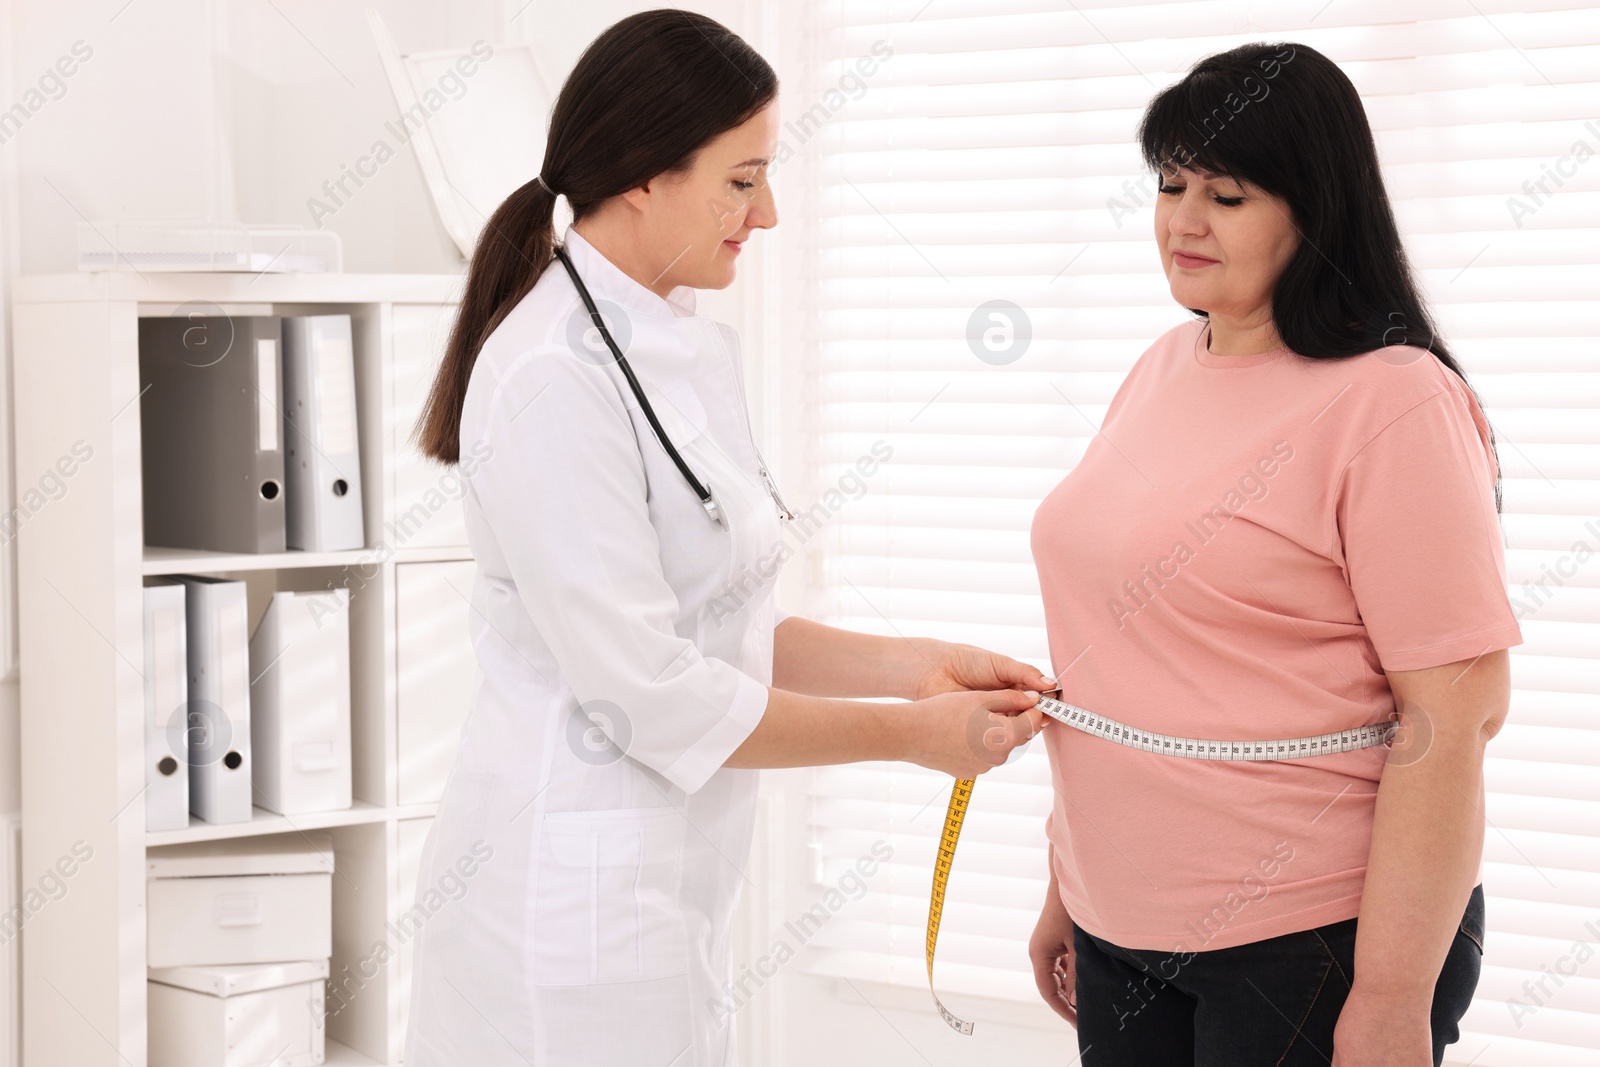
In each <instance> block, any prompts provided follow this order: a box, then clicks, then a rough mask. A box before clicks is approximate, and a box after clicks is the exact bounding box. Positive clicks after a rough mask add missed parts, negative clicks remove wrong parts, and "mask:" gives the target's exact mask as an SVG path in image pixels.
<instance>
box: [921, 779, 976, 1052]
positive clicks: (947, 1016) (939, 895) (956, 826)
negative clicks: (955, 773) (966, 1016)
mask: <svg viewBox="0 0 1600 1067" xmlns="http://www.w3.org/2000/svg"><path fill="white" fill-rule="evenodd" d="M972 786H973V780H972V779H971V778H962V779H960V780H958V781H957V782H956V784H955V788H954V789H952V790H950V806H949V807H948V808H946V809H945V813H944V833H942V834H941V835H940V836H939V858H938V859H937V860H936V861H934V864H933V892H932V893H931V894H930V895H929V898H928V940H927V949H928V992H929V993H933V1003H934V1006H936V1007H937V1008H938V1009H939V1016H940V1017H941V1018H942V1019H944V1021H945V1022H947V1023H949V1024H950V1028H951V1029H952V1030H954V1031H956V1032H957V1033H959V1034H968V1035H970V1034H971V1033H972V1024H971V1023H969V1022H966V1021H965V1020H962V1019H958V1018H956V1017H955V1016H954V1015H953V1014H951V1012H950V1009H949V1008H946V1007H945V1006H944V1002H943V1001H941V1000H940V999H939V994H938V993H935V992H934V989H933V948H934V946H935V945H937V944H938V943H939V920H940V919H941V918H943V917H944V890H945V886H946V885H947V884H949V881H950V867H951V866H952V865H953V864H954V863H955V861H956V842H957V841H959V840H961V824H962V822H963V821H965V820H966V817H967V804H968V802H970V801H971V800H972Z"/></svg>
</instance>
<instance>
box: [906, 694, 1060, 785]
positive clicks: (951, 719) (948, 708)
mask: <svg viewBox="0 0 1600 1067" xmlns="http://www.w3.org/2000/svg"><path fill="white" fill-rule="evenodd" d="M1038 700H1039V694H1038V693H1035V692H1019V691H1018V690H1015V689H1000V690H994V691H990V692H971V691H968V690H961V691H959V692H954V693H940V694H939V695H937V696H930V697H925V698H923V699H921V700H918V701H916V702H914V703H912V704H907V705H901V706H902V707H904V708H906V709H907V710H908V712H909V715H908V717H907V720H906V721H905V722H904V723H903V725H904V727H905V728H906V729H908V730H909V731H910V732H911V746H912V747H911V751H910V752H909V753H908V755H907V756H906V758H907V759H908V760H909V761H910V762H912V763H915V764H918V765H920V766H923V767H927V768H929V769H930V770H935V771H943V772H944V773H946V774H949V775H953V776H955V777H956V778H976V777H977V776H978V775H980V774H982V773H983V772H984V771H987V770H991V769H993V768H995V767H998V766H1000V764H1002V763H1004V762H1005V761H1006V757H1007V756H1009V755H1011V750H1012V749H1014V748H1016V747H1018V746H1019V745H1025V744H1027V743H1028V740H1029V739H1030V738H1032V737H1033V735H1034V734H1036V733H1038V732H1039V729H1040V728H1041V727H1042V726H1043V725H1044V712H1042V711H1040V710H1039V709H1038V708H1036V707H1034V705H1035V704H1036V703H1037V702H1038Z"/></svg>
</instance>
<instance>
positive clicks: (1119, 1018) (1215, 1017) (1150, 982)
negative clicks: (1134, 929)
mask: <svg viewBox="0 0 1600 1067" xmlns="http://www.w3.org/2000/svg"><path fill="white" fill-rule="evenodd" d="M1483 919H1484V915H1483V886H1481V885H1480V886H1477V887H1475V888H1474V889H1473V890H1472V896H1471V897H1470V898H1468V900H1467V910H1466V913H1465V914H1464V915H1463V916H1462V917H1461V923H1460V926H1459V927H1458V929H1457V932H1456V936H1455V939H1454V940H1453V941H1452V942H1451V944H1450V952H1449V954H1448V955H1447V956H1446V957H1445V961H1444V966H1443V968H1441V969H1440V972H1439V980H1438V982H1437V983H1436V984H1435V985H1434V987H1433V1010H1432V1015H1431V1021H1432V1024H1433V1063H1434V1067H1439V1064H1440V1063H1441V1062H1443V1060H1444V1047H1445V1046H1446V1045H1448V1044H1450V1043H1451V1042H1453V1041H1455V1040H1457V1039H1458V1038H1459V1037H1460V1036H1461V1034H1460V1031H1458V1030H1457V1029H1456V1024H1457V1023H1458V1022H1459V1021H1460V1019H1461V1016H1462V1015H1464V1014H1466V1011H1467V1007H1468V1005H1470V1004H1471V1003H1472V993H1473V990H1475V989H1476V988H1477V986H1478V972H1479V970H1480V968H1481V966H1482V962H1483ZM1355 948H1356V920H1355V919H1345V920H1344V921H1342V922H1336V923H1329V924H1327V925H1326V926H1318V927H1315V928H1313V929H1310V930H1299V931H1296V932H1294V933H1291V934H1283V935H1282V936H1279V937H1271V938H1267V939H1266V940H1264V941H1256V942H1254V943H1252V944H1248V945H1236V946H1234V947H1232V948H1220V949H1212V950H1209V951H1204V952H1194V953H1190V954H1188V956H1187V958H1186V957H1185V956H1184V955H1182V954H1177V953H1172V952H1156V951H1150V950H1145V949H1126V948H1122V947H1120V946H1118V945H1113V944H1111V943H1110V942H1109V941H1102V940H1100V939H1099V938H1098V937H1095V936H1094V935H1093V934H1089V933H1085V932H1084V931H1083V930H1082V929H1081V928H1080V929H1078V931H1077V933H1076V934H1075V936H1074V938H1073V951H1074V952H1075V953H1076V955H1077V972H1078V984H1077V1003H1078V1048H1079V1050H1080V1051H1081V1054H1082V1057H1083V1067H1179V1065H1182V1067H1300V1065H1307V1067H1310V1065H1321V1067H1327V1065H1328V1064H1329V1063H1330V1062H1331V1061H1332V1060H1333V1027H1334V1024H1335V1023H1337V1022H1338V1021H1339V1011H1340V1009H1341V1008H1342V1007H1343V1006H1344V1001H1345V997H1346V996H1347V995H1348V994H1349V992H1350V978H1351V976H1352V975H1354V973H1355Z"/></svg>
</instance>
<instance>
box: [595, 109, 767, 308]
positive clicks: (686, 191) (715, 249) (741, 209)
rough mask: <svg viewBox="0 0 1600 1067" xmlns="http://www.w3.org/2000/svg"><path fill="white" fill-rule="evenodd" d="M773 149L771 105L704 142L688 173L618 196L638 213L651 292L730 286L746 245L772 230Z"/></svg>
mask: <svg viewBox="0 0 1600 1067" xmlns="http://www.w3.org/2000/svg"><path fill="white" fill-rule="evenodd" d="M777 145H778V106H777V103H776V101H774V102H773V103H771V104H769V105H767V107H765V108H764V109H762V110H761V111H759V112H757V113H756V114H755V115H754V116H752V117H751V118H750V119H749V120H747V121H746V122H744V123H743V124H742V125H739V126H735V127H734V128H733V129H731V130H727V131H726V132H724V133H721V134H719V135H718V136H716V137H715V138H713V139H712V140H710V141H708V142H706V144H705V146H704V147H702V148H701V149H700V151H699V152H697V153H696V154H695V158H694V163H693V165H692V166H691V167H690V168H689V169H688V170H687V171H684V172H682V173H678V174H666V175H662V176H661V177H659V178H655V179H653V180H651V181H650V182H648V183H646V184H645V185H644V186H642V187H641V188H640V189H635V190H631V191H630V192H627V193H624V194H623V196H624V197H625V198H627V199H628V200H630V201H632V202H633V204H634V206H635V207H636V208H639V209H640V211H641V216H640V220H639V222H640V226H641V229H642V233H641V237H642V238H643V240H644V242H645V243H646V244H647V245H648V246H649V248H650V249H651V252H652V254H651V257H650V258H651V259H653V260H654V261H656V262H658V263H660V264H661V274H660V276H659V278H658V279H657V281H656V283H655V284H652V285H651V288H652V289H654V290H655V291H656V292H658V293H665V292H670V291H671V290H672V289H673V288H674V287H676V286H679V285H687V286H690V287H692V288H695V289H725V288H727V287H728V286H729V285H731V284H732V283H733V278H734V273H735V266H736V264H737V262H738V259H739V256H740V246H741V245H742V244H743V243H744V241H745V240H746V238H748V237H749V236H750V234H751V232H753V231H755V230H764V229H768V228H770V227H772V226H776V225H777V224H778V209H777V206H776V204H774V202H773V198H772V187H771V185H769V184H768V182H767V165H768V163H769V162H770V161H771V160H772V158H773V155H774V154H775V153H776V152H777Z"/></svg>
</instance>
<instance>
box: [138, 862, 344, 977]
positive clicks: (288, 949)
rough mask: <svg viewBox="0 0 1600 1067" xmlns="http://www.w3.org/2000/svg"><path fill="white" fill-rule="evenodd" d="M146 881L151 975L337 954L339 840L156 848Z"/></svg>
mask: <svg viewBox="0 0 1600 1067" xmlns="http://www.w3.org/2000/svg"><path fill="white" fill-rule="evenodd" d="M145 877H146V879H147V880H146V882H145V900H146V905H147V911H148V921H149V939H148V948H147V953H146V962H147V963H148V964H149V966H151V967H185V966H205V965H207V964H236V963H276V962H282V961H299V960H316V959H324V960H325V959H327V958H328V957H329V956H331V955H332V954H333V838H332V835H330V834H327V833H310V834H289V835H283V836H278V837H245V838H233V839H230V840H226V841H200V842H194V843H192V844H183V845H172V846H170V847H166V848H161V849H159V850H156V849H152V850H151V851H150V852H149V853H147V858H146V869H145Z"/></svg>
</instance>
